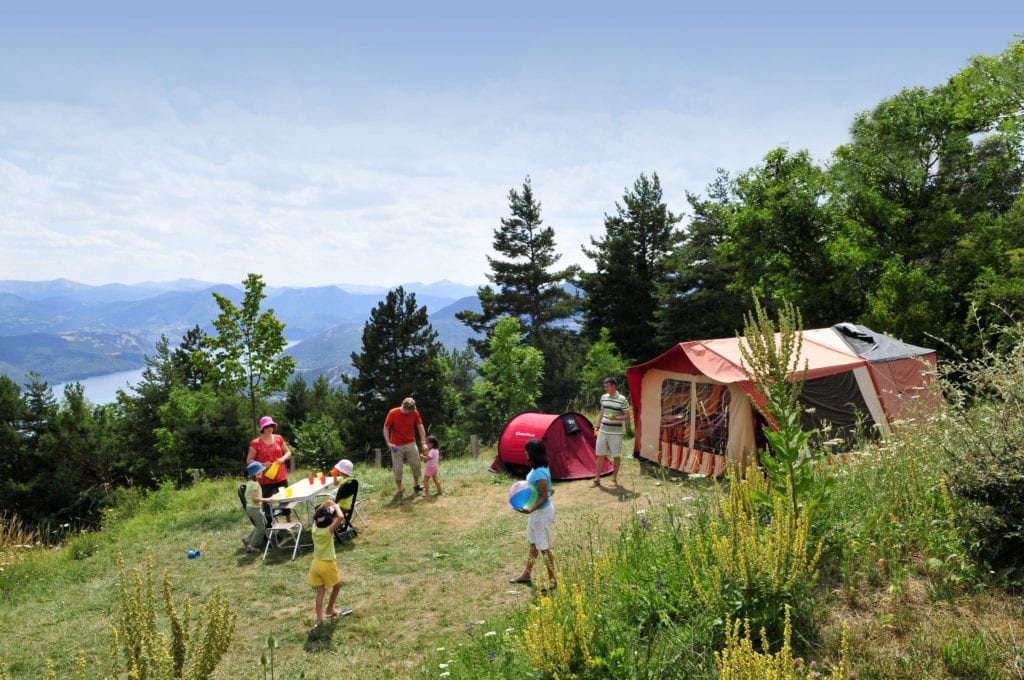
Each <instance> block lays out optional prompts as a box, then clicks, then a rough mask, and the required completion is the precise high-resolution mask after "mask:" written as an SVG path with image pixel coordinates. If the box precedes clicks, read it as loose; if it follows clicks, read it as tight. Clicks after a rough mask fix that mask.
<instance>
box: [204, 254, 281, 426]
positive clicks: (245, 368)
mask: <svg viewBox="0 0 1024 680" xmlns="http://www.w3.org/2000/svg"><path fill="white" fill-rule="evenodd" d="M265 286H266V284H264V283H263V277H262V276H260V275H259V274H249V276H248V277H247V278H246V280H245V292H244V294H243V297H242V306H241V307H236V306H235V304H234V303H233V302H231V300H229V299H228V298H227V296H225V295H222V294H220V293H217V292H214V293H213V297H214V299H215V300H216V301H217V306H218V307H219V308H220V315H219V316H218V317H217V318H216V319H214V320H213V326H214V328H215V329H216V330H217V335H213V336H207V338H206V344H207V346H208V347H209V350H208V351H205V352H200V353H199V355H198V356H199V357H200V358H201V360H200V361H199V362H198V363H199V365H200V368H203V369H204V370H205V369H207V368H210V369H212V371H213V375H214V377H215V379H216V381H217V385H218V386H219V387H221V388H227V389H231V390H235V391H237V392H238V393H239V394H241V395H242V396H244V397H245V398H246V399H248V401H249V412H250V416H251V418H252V428H253V431H255V430H256V424H257V418H258V410H259V406H260V402H261V400H262V399H264V398H266V397H268V396H270V395H271V394H273V393H274V392H277V391H280V390H283V389H284V388H285V386H286V385H287V383H288V378H289V377H290V376H291V374H292V372H293V371H294V370H295V359H294V358H292V357H291V356H288V355H285V354H282V352H283V351H284V348H285V346H286V345H287V341H286V340H285V337H284V324H283V323H281V321H279V320H278V318H277V317H276V316H275V315H274V310H273V309H267V310H264V311H260V303H261V302H262V301H263V298H264V297H265V295H264V293H263V289H264V287H265Z"/></svg>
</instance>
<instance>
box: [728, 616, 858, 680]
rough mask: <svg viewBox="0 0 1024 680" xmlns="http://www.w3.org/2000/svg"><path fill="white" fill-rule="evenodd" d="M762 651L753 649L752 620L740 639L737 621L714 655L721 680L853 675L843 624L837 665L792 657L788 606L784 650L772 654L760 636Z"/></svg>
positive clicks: (842, 678) (807, 679)
mask: <svg viewBox="0 0 1024 680" xmlns="http://www.w3.org/2000/svg"><path fill="white" fill-rule="evenodd" d="M760 637H761V639H762V651H760V652H758V651H757V650H756V649H754V642H753V637H752V636H751V634H750V621H749V620H745V621H744V622H743V635H742V637H741V636H740V622H739V620H737V621H734V622H733V624H732V625H731V626H730V625H729V624H726V627H725V648H724V649H723V650H722V651H721V652H715V663H716V664H717V665H718V671H719V674H720V675H719V677H720V680H811V679H812V678H837V679H839V680H847V679H848V678H849V677H852V676H853V674H852V673H850V672H849V665H848V662H847V660H846V657H847V656H848V655H849V644H848V642H847V627H846V625H845V624H844V625H843V637H842V642H841V645H840V653H839V661H838V662H836V665H835V666H832V667H829V666H827V665H824V664H822V665H820V666H819V664H818V663H817V662H813V661H812V662H810V663H804V662H803V660H802V659H794V658H793V650H792V646H791V644H790V642H791V638H792V628H791V626H790V621H789V607H786V612H785V625H784V629H783V639H782V648H781V649H780V650H779V651H778V652H777V653H774V654H773V653H771V652H770V651H769V649H768V645H767V643H766V642H764V637H765V636H764V632H763V631H762V633H761V636H760Z"/></svg>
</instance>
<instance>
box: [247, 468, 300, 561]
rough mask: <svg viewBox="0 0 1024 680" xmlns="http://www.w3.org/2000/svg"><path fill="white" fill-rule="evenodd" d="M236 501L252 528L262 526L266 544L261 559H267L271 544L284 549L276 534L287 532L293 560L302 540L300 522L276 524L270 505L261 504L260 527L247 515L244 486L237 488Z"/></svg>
mask: <svg viewBox="0 0 1024 680" xmlns="http://www.w3.org/2000/svg"><path fill="white" fill-rule="evenodd" d="M238 500H239V501H241V502H242V509H243V510H246V513H245V514H246V515H247V516H248V517H249V521H250V522H252V523H253V526H256V527H260V526H262V528H263V531H264V535H265V536H266V539H267V540H266V543H265V544H264V546H263V559H267V551H268V550H269V549H270V544H271V543H273V544H274V547H275V548H281V547H284V545H283V544H282V543H281V541H280V539H279V538H278V534H279V533H280V532H282V531H284V532H287V533H288V535H290V536H291V537H292V540H293V543H294V547H293V548H292V559H293V560H294V559H295V555H296V553H297V552H298V551H299V539H300V538H302V522H278V521H276V520H275V519H274V515H273V514H271V509H270V505H269V504H268V503H264V504H263V508H262V510H263V512H262V516H263V523H262V525H260V524H257V523H256V519H255V518H254V517H253V516H252V515H250V514H249V512H248V508H249V502H248V499H247V498H246V497H245V484H240V485H239V486H238Z"/></svg>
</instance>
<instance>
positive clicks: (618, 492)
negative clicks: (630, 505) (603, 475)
mask: <svg viewBox="0 0 1024 680" xmlns="http://www.w3.org/2000/svg"><path fill="white" fill-rule="evenodd" d="M598 488H600V489H601V491H603V492H605V493H606V494H608V495H609V496H615V500H617V501H619V502H624V501H630V500H633V499H634V498H639V497H640V494H638V493H637V492H636V491H631V490H630V489H627V488H626V487H624V486H621V485H620V486H607V485H604V484H602V485H601V486H600V487H598Z"/></svg>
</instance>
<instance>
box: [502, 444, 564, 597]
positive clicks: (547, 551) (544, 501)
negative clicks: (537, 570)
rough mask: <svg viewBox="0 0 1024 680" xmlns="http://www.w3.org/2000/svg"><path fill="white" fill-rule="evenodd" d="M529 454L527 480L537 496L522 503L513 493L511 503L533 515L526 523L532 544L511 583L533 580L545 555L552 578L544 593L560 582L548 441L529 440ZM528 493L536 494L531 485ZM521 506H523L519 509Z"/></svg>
mask: <svg viewBox="0 0 1024 680" xmlns="http://www.w3.org/2000/svg"><path fill="white" fill-rule="evenodd" d="M526 456H527V458H529V460H530V468H531V469H530V474H528V475H527V476H526V482H527V484H528V485H530V486H533V487H534V488H535V489H536V499H534V498H529V499H527V500H526V501H525V502H522V503H521V504H520V502H519V501H518V500H517V501H515V502H513V500H512V498H513V497H514V494H513V495H512V496H510V499H509V502H510V503H512V507H513V508H515V509H516V511H517V512H521V513H523V514H525V515H529V516H530V519H529V520H528V521H527V524H526V541H527V542H528V543H529V544H530V551H529V553H527V557H526V568H525V569H524V570H523V573H522V574H520V575H519V577H518V578H514V579H512V580H511V581H510V583H532V582H533V575H532V574H533V564H534V562H536V561H537V556H538V555H541V554H543V555H544V564H545V566H546V567H547V572H548V580H547V584H546V585H545V586H544V587H542V588H541V592H547V590H548V589H549V588H554V587H555V585H556V583H555V556H554V554H553V553H552V552H551V528H552V525H553V524H554V521H555V506H554V505H553V504H552V503H551V470H549V469H548V452H547V449H546V448H545V447H544V442H542V441H541V440H539V439H531V440H530V441H528V442H526ZM526 492H527V494H528V495H532V493H533V492H532V491H531V490H530V489H528V488H527V489H526ZM517 505H519V506H520V507H518V508H517V507H516V506H517Z"/></svg>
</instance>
